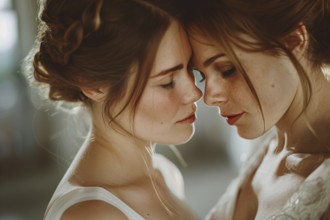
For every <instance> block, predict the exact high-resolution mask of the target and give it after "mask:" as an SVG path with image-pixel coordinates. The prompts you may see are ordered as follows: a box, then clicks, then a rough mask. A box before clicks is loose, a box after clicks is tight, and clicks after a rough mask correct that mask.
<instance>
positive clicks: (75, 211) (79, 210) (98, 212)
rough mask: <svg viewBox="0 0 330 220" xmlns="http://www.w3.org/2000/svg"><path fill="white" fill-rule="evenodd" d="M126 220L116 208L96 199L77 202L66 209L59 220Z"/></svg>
mask: <svg viewBox="0 0 330 220" xmlns="http://www.w3.org/2000/svg"><path fill="white" fill-rule="evenodd" d="M78 219H79V220H87V219H88V220H90V219H98V220H108V219H118V220H128V218H127V217H126V215H125V214H124V213H122V212H121V211H120V210H119V209H118V208H116V207H114V206H112V205H110V204H108V203H105V202H102V201H97V200H91V201H85V202H80V203H77V204H75V205H73V206H71V207H70V208H69V209H67V210H66V211H65V212H64V214H63V216H62V218H61V220H78Z"/></svg>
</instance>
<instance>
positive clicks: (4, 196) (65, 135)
mask: <svg viewBox="0 0 330 220" xmlns="http://www.w3.org/2000/svg"><path fill="white" fill-rule="evenodd" d="M37 8H38V5H37V0H0V220H37V219H42V218H43V213H44V211H45V208H46V206H47V203H48V201H49V199H50V197H51V195H52V193H53V191H54V190H55V187H56V186H57V184H58V182H59V180H60V178H61V177H62V175H63V174H64V172H65V170H66V168H67V167H68V165H69V164H70V161H71V159H72V158H73V157H74V154H75V152H76V151H77V150H78V148H79V146H80V143H81V141H82V138H81V136H82V135H80V134H79V131H76V130H75V128H76V123H77V122H78V123H79V120H77V119H75V118H74V117H72V116H70V115H67V114H64V113H59V112H57V111H56V110H54V108H52V107H51V106H49V105H44V104H43V103H42V102H40V100H39V98H38V94H37V92H36V91H34V90H33V89H31V88H30V87H29V85H28V84H27V82H26V80H25V79H24V77H23V75H22V71H21V63H22V60H23V58H24V57H25V56H26V55H27V54H28V52H29V50H30V49H31V47H32V45H33V42H34V38H35V34H36V29H37V25H36V23H37V19H36V16H37V11H38V10H37ZM198 86H200V88H201V89H203V85H198ZM251 143H252V142H251V141H247V140H244V139H241V138H239V137H238V136H237V134H236V132H235V128H231V127H229V126H228V125H227V124H226V122H225V121H224V119H221V118H220V117H219V116H218V110H217V109H215V108H209V107H206V106H205V105H204V103H203V101H202V100H200V101H199V103H198V120H197V122H196V133H195V136H194V137H193V138H192V140H191V141H190V142H189V143H187V144H184V145H181V146H177V149H178V150H179V151H180V152H181V154H182V157H183V158H184V159H185V161H186V163H187V166H183V165H182V163H180V161H179V159H178V157H176V156H175V154H174V153H173V152H172V151H171V150H170V149H169V148H168V147H167V146H158V147H157V151H158V152H160V153H162V154H165V155H166V156H168V157H169V158H170V159H171V160H172V161H173V162H174V163H175V164H176V165H177V166H178V167H179V169H180V170H181V171H182V173H183V176H184V178H185V183H186V200H187V203H188V205H189V206H190V207H191V208H193V209H194V210H195V211H196V213H197V214H198V215H199V217H200V218H203V217H204V216H205V215H206V213H207V212H208V211H209V209H211V207H212V206H213V205H214V204H215V202H216V201H217V200H218V198H219V197H220V196H221V195H222V193H223V192H224V191H225V189H226V187H227V185H228V184H229V182H230V181H231V180H232V179H233V178H234V177H235V176H236V174H237V169H238V166H239V164H240V161H241V160H242V159H244V156H245V155H246V153H247V151H248V150H249V145H251Z"/></svg>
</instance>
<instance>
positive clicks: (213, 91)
mask: <svg viewBox="0 0 330 220" xmlns="http://www.w3.org/2000/svg"><path fill="white" fill-rule="evenodd" d="M226 91H227V89H226V85H225V83H221V79H210V80H206V82H205V93H204V103H205V104H206V105H208V106H219V105H220V104H222V103H225V102H227V100H228V96H227V92H226Z"/></svg>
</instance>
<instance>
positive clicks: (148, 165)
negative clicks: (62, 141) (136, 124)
mask: <svg viewBox="0 0 330 220" xmlns="http://www.w3.org/2000/svg"><path fill="white" fill-rule="evenodd" d="M96 115H97V116H99V115H100V114H93V116H94V117H93V129H92V132H91V135H90V137H88V138H89V142H88V146H86V151H85V152H84V155H83V156H82V158H81V159H80V162H79V165H78V167H77V169H76V172H75V176H78V177H79V180H78V181H79V183H80V184H83V185H103V186H119V185H129V184H133V183H138V182H139V181H142V180H145V179H146V178H149V176H150V175H151V172H152V169H153V164H152V154H153V152H154V144H151V143H149V142H147V141H143V140H140V139H138V138H136V137H134V136H133V135H129V134H126V133H125V132H123V131H121V130H118V129H114V128H112V127H111V126H109V125H108V124H107V123H105V122H104V121H103V119H102V117H95V116H96Z"/></svg>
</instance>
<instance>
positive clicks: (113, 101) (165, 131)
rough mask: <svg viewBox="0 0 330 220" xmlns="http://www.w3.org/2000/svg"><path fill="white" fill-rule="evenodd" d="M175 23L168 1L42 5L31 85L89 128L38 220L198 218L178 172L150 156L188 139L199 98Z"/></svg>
mask: <svg viewBox="0 0 330 220" xmlns="http://www.w3.org/2000/svg"><path fill="white" fill-rule="evenodd" d="M178 16H179V14H178V13H177V11H176V9H175V7H174V5H173V2H172V1H171V0H157V1H156V0H130V1H128V0H79V1H77V0H44V1H42V2H41V11H40V14H39V17H40V26H39V35H38V38H37V41H36V46H35V48H34V50H33V53H31V54H30V60H31V63H33V74H34V78H35V81H36V82H37V83H39V84H41V85H43V86H44V85H46V86H47V87H48V89H49V90H48V91H49V98H50V99H51V100H55V101H56V100H59V101H67V102H78V103H82V105H83V106H85V107H86V110H87V111H88V112H89V113H90V116H91V122H92V123H91V129H90V132H89V135H88V137H87V139H86V140H85V142H84V144H83V146H82V147H81V149H80V150H79V152H78V154H77V155H76V157H75V158H74V160H73V162H72V164H71V166H70V167H69V169H68V171H67V172H66V174H65V176H64V177H63V179H62V181H61V182H60V183H59V185H58V187H57V189H56V191H55V193H54V195H53V197H52V198H51V201H50V202H49V205H48V207H47V210H46V213H45V219H47V220H57V219H62V220H65V219H70V220H73V219H79V220H84V219H116V220H120V219H134V220H137V219H157V220H161V219H183V220H187V219H189V220H192V219H196V217H195V215H194V214H193V213H192V212H191V210H190V209H189V208H188V207H186V205H185V204H184V203H183V198H184V193H183V180H182V176H181V174H180V172H179V170H178V168H176V167H175V166H174V164H173V163H171V162H170V161H169V160H167V159H166V158H165V157H163V156H161V155H159V154H156V153H154V147H155V144H156V143H160V144H183V143H185V142H187V141H188V140H189V139H190V138H191V136H192V135H193V132H194V121H195V119H196V115H195V112H196V103H195V102H196V101H197V100H198V99H199V98H200V97H201V91H200V90H199V89H198V88H197V87H196V86H195V81H194V77H193V74H192V70H191V65H190V58H191V49H190V46H189V43H188V40H187V37H186V34H185V32H184V30H183V28H182V27H181V25H180V24H179V22H178V18H179V17H178ZM28 60H29V59H28Z"/></svg>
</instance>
